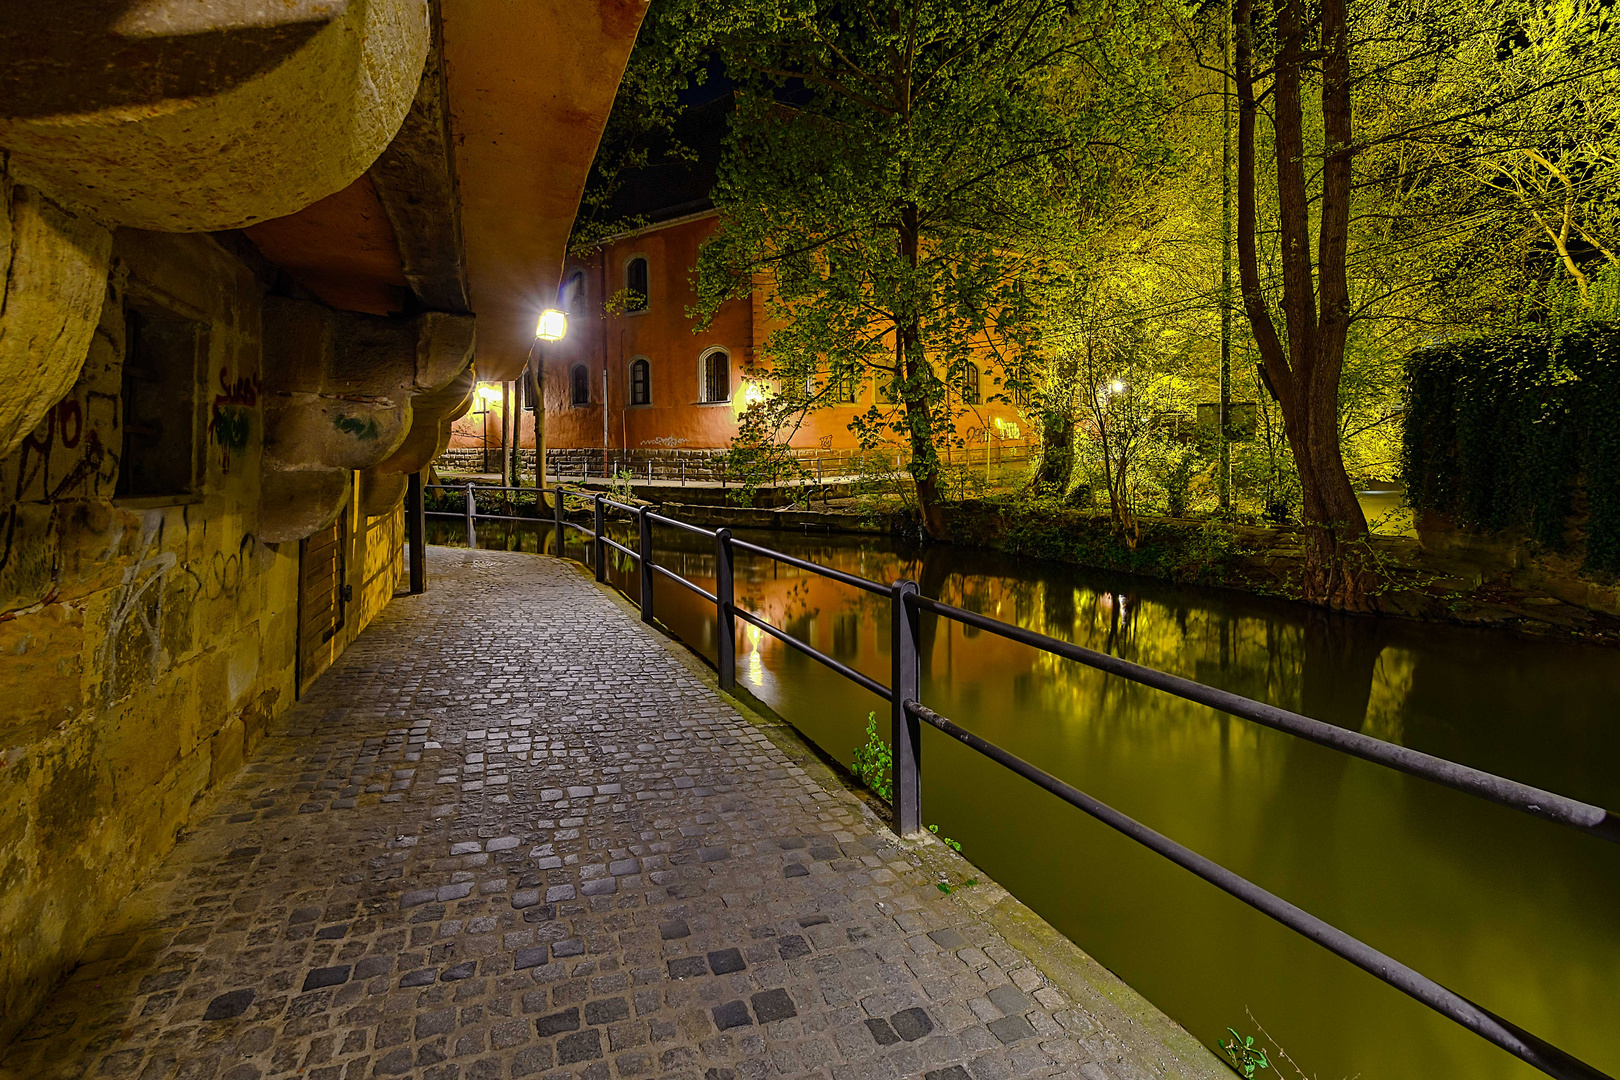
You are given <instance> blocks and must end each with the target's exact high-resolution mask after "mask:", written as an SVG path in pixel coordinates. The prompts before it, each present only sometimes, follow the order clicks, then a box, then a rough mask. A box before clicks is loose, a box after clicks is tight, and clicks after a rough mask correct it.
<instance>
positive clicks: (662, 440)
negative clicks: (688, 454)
mask: <svg viewBox="0 0 1620 1080" xmlns="http://www.w3.org/2000/svg"><path fill="white" fill-rule="evenodd" d="M691 441H692V440H691V439H683V438H681V437H680V436H679V435H661V436H659V437H658V438H656V439H643V440H641V445H642V446H662V447H664V448H665V449H666V450H673V449H675V448H676V447H677V446H685V445H686V444H687V443H689V442H691Z"/></svg>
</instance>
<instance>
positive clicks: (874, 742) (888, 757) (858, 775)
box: [850, 712, 979, 895]
mask: <svg viewBox="0 0 1620 1080" xmlns="http://www.w3.org/2000/svg"><path fill="white" fill-rule="evenodd" d="M850 771H851V772H853V773H854V774H855V779H857V780H859V781H860V782H861V783H862V784H863V785H865V787H866V790H868V791H870V792H871V793H872V794H874V795H876V796H877V797H878V798H880V799H882V800H883V801H884V802H888V801H889V799H890V797H891V795H892V793H893V785H894V752H893V751H892V750H891V749H890V748H889V744H888V743H886V742H884V741H883V740H882V739H881V738H880V737H879V736H878V729H877V713H875V712H869V713H867V714H866V745H865V746H857V747H856V748H855V760H854V764H852V765H851V766H850ZM928 831H929V832H931V833H933V834H934V835H935V836H939V838H940V840H941V842H943V843H944V845H945V846H946V847H948V848H950V849H951V850H952V851H954V852H956V853H957V854H958V855H960V854H962V845H961V844H960V843H959V842H957V841H955V840H952V839H951V838H950V837H948V836H940V834H939V826H938V825H930V826H928ZM978 883H979V881H978V879H977V878H968V879H966V880H965V881H963V882H961V883H960V884H958V885H952V884H950V883H949V882H947V881H940V882H936V883H935V885H934V887H935V888H937V889H938V890H939V891H940V892H942V893H945V894H947V895H949V894H950V893H953V892H955V891H956V890H957V889H965V888H967V887H968V886H969V885H977V884H978Z"/></svg>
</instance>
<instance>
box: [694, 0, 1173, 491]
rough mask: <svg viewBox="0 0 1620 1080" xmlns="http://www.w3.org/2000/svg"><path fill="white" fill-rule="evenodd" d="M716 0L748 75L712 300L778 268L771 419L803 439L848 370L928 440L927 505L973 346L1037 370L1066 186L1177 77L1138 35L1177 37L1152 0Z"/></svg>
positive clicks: (988, 363)
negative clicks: (827, 1)
mask: <svg viewBox="0 0 1620 1080" xmlns="http://www.w3.org/2000/svg"><path fill="white" fill-rule="evenodd" d="M693 4H694V7H693V9H692V14H691V16H690V18H691V22H692V25H693V26H694V27H695V26H703V27H705V28H706V29H707V31H708V32H709V33H710V34H711V35H712V37H711V40H712V42H713V48H714V50H715V52H716V53H717V54H718V55H720V56H721V57H722V58H723V59H724V63H725V67H726V70H727V72H728V74H729V75H730V76H731V77H733V78H734V79H737V80H738V81H739V84H740V86H739V91H738V95H737V99H736V111H735V113H734V116H733V119H732V124H731V131H730V136H729V145H728V153H727V157H726V160H725V161H724V162H723V163H722V165H721V169H720V181H719V185H718V187H717V189H716V191H715V193H714V199H715V203H716V205H717V206H718V208H719V209H720V212H721V220H722V225H721V228H720V229H719V230H717V231H716V232H715V233H714V234H713V235H712V236H711V237H710V238H709V240H708V241H706V243H705V244H704V247H703V249H702V251H701V253H700V256H699V260H698V267H697V274H696V287H697V294H698V303H697V305H696V307H695V309H694V314H696V315H697V316H698V317H699V318H700V319H708V318H710V317H712V316H713V315H714V314H715V313H716V312H717V311H718V309H719V307H720V305H721V304H722V303H724V302H725V301H727V300H729V299H733V298H736V297H740V296H743V295H745V294H748V293H751V292H753V291H755V290H759V289H761V288H762V287H764V289H763V296H764V298H765V304H766V309H767V315H768V317H769V319H770V321H771V324H772V326H773V327H774V329H773V330H772V332H771V333H770V334H769V335H768V337H767V338H766V340H765V341H764V343H763V345H762V347H761V349H760V357H761V359H762V360H763V361H764V362H765V365H766V366H767V367H768V369H769V372H770V375H771V377H772V378H773V380H774V382H775V392H774V393H772V394H768V395H766V396H765V397H764V398H763V399H762V400H760V401H759V402H757V403H755V404H754V405H753V406H752V407H751V411H754V410H757V411H758V412H759V413H760V414H761V421H760V424H759V427H760V429H761V430H762V431H766V432H769V433H770V434H771V435H772V436H773V437H775V438H778V439H780V440H783V441H785V440H786V439H787V438H788V437H790V435H791V432H792V430H793V429H794V428H795V427H796V425H797V423H798V422H799V420H800V419H801V418H802V417H803V415H804V414H805V413H807V412H810V411H813V410H816V409H820V408H824V407H827V406H829V405H832V404H834V403H836V401H837V400H839V391H840V389H841V388H846V387H850V386H855V387H859V388H862V389H864V388H865V387H866V386H868V385H875V386H876V388H877V393H876V395H875V401H874V404H873V405H872V406H871V407H870V408H869V409H868V410H867V411H866V412H865V413H863V414H861V415H860V416H859V417H858V418H857V419H856V420H855V421H854V422H853V423H852V425H851V427H852V430H854V431H855V433H856V434H857V436H858V437H859V439H860V441H861V443H862V445H863V446H866V447H872V446H876V445H879V444H883V443H891V444H892V443H894V442H898V443H899V444H900V445H901V446H903V447H905V448H906V449H907V452H908V455H909V458H910V465H909V467H910V471H911V473H912V476H913V478H914V479H915V481H916V482H917V485H918V494H919V501H920V502H921V503H922V504H923V508H924V513H925V518H926V516H927V514H928V512H929V508H930V506H931V505H932V504H933V503H934V502H935V501H936V498H935V492H936V489H937V487H938V483H939V481H938V473H939V470H940V458H939V454H938V447H939V445H940V444H941V443H942V441H944V440H946V439H949V438H952V437H953V435H954V431H955V424H954V417H955V416H956V415H957V414H958V413H960V412H961V410H962V409H963V408H964V407H965V405H966V403H965V402H964V398H965V397H966V396H967V395H965V394H964V393H963V392H962V391H961V389H960V387H961V385H962V384H963V383H964V382H965V380H966V378H967V375H968V366H969V365H970V364H975V365H977V366H979V367H980V369H981V371H982V372H983V373H984V375H985V376H986V377H987V378H986V381H987V382H988V383H989V384H990V385H992V386H994V385H1000V386H1002V387H1004V388H1007V389H1010V390H1011V391H1013V392H1017V388H1018V387H1020V386H1027V385H1028V384H1029V382H1030V375H1029V372H1030V369H1031V365H1032V364H1033V363H1034V354H1035V347H1036V343H1035V336H1034V314H1035V304H1034V300H1033V297H1032V290H1031V289H1030V287H1029V286H1030V284H1031V283H1032V282H1035V281H1038V280H1039V279H1040V278H1041V277H1042V275H1043V274H1045V273H1046V270H1045V269H1044V264H1043V263H1042V261H1041V260H1040V259H1038V258H1036V257H1035V255H1034V253H1035V252H1036V251H1038V249H1039V248H1040V246H1041V243H1040V241H1041V239H1042V237H1043V235H1044V234H1045V233H1046V232H1047V231H1048V230H1050V229H1051V228H1052V227H1053V225H1054V222H1058V223H1060V224H1064V225H1066V222H1064V221H1063V219H1061V218H1054V216H1053V215H1052V214H1051V213H1049V210H1050V208H1051V206H1052V204H1053V199H1054V195H1055V194H1056V193H1061V192H1076V193H1077V192H1080V191H1084V190H1089V189H1091V188H1094V187H1096V186H1097V185H1098V184H1099V183H1100V182H1101V180H1102V178H1103V177H1105V176H1106V174H1107V173H1108V171H1109V170H1110V168H1112V167H1114V166H1115V164H1116V163H1117V162H1118V161H1121V160H1128V159H1130V158H1131V156H1132V151H1131V150H1130V149H1129V147H1132V146H1134V145H1136V144H1138V143H1140V141H1141V140H1140V138H1139V135H1138V134H1137V133H1139V132H1141V131H1142V130H1144V129H1146V128H1147V127H1148V126H1149V125H1147V124H1146V123H1144V122H1143V120H1142V115H1141V114H1142V111H1143V108H1144V102H1146V101H1148V100H1149V99H1150V97H1151V94H1150V93H1140V92H1135V91H1134V90H1132V89H1131V88H1133V87H1143V88H1151V87H1152V86H1153V85H1154V80H1153V79H1152V78H1151V77H1150V76H1151V71H1152V69H1153V66H1154V61H1153V56H1152V53H1151V51H1150V50H1148V49H1144V48H1124V47H1122V46H1123V45H1124V44H1125V42H1126V41H1130V42H1132V43H1133V44H1135V45H1143V44H1151V43H1152V42H1153V41H1156V40H1157V39H1156V38H1155V37H1154V30H1153V29H1152V27H1153V20H1152V19H1151V18H1147V17H1140V18H1130V17H1128V16H1129V15H1132V14H1135V15H1143V13H1144V12H1147V11H1149V10H1150V9H1148V8H1141V7H1137V6H1135V4H1134V2H1131V3H1121V2H1119V0H1090V2H1086V3H1080V4H1064V3H1056V2H1052V0H993V2H990V3H983V2H980V0H921V2H902V0H889V2H887V3H882V2H880V3H878V4H875V5H870V6H864V7H832V8H818V7H817V6H815V5H814V4H812V3H810V2H808V0H749V2H745V3H738V4H733V5H728V6H726V7H725V8H723V9H716V8H715V7H714V6H713V5H702V7H701V10H699V8H698V7H697V6H696V0H693ZM1122 67H1124V68H1126V69H1128V70H1127V71H1126V72H1124V73H1122V77H1120V78H1118V79H1117V80H1115V79H1099V78H1098V75H1099V73H1103V72H1119V71H1120V69H1121V68H1122ZM1137 76H1139V77H1137ZM1108 83H1112V85H1105V84H1108ZM1122 148H1125V149H1123V151H1122Z"/></svg>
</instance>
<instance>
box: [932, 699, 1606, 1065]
mask: <svg viewBox="0 0 1620 1080" xmlns="http://www.w3.org/2000/svg"><path fill="white" fill-rule="evenodd" d="M904 704H905V708H906V711H907V712H908V713H910V714H911V715H912V716H915V717H918V718H919V719H921V720H922V721H923V722H925V723H926V724H928V725H929V726H930V727H933V728H936V729H937V730H939V731H942V732H944V733H945V734H946V735H949V736H950V737H951V738H953V739H955V740H956V741H957V742H959V743H962V744H963V745H964V746H968V747H971V748H972V749H974V750H977V751H978V752H979V753H980V754H983V755H984V756H985V757H987V758H989V759H990V760H992V761H994V762H997V763H998V764H1000V765H1004V766H1005V767H1007V768H1008V769H1010V770H1012V771H1013V772H1015V773H1017V774H1018V775H1019V776H1022V777H1023V778H1024V779H1025V780H1028V781H1029V782H1030V783H1032V784H1035V785H1036V786H1037V787H1040V788H1043V789H1045V790H1046V791H1049V792H1051V793H1052V794H1053V795H1056V796H1057V797H1058V798H1060V799H1062V800H1063V801H1064V802H1066V803H1068V804H1069V805H1070V806H1073V807H1075V808H1076V809H1079V810H1081V811H1084V812H1085V813H1087V814H1090V815H1091V816H1092V817H1094V818H1096V819H1097V820H1098V821H1100V822H1102V823H1103V824H1104V825H1107V826H1108V827H1109V828H1111V829H1115V830H1117V831H1119V832H1121V833H1124V834H1125V835H1126V836H1128V837H1130V838H1131V839H1132V840H1135V841H1136V842H1137V843H1138V844H1141V845H1142V846H1143V847H1146V848H1149V849H1151V850H1153V851H1156V852H1158V853H1159V854H1160V855H1163V856H1164V857H1165V858H1167V859H1169V860H1170V861H1171V862H1173V863H1175V864H1176V865H1177V866H1180V867H1181V868H1182V869H1184V870H1188V871H1191V872H1192V873H1194V874H1196V875H1198V876H1199V877H1201V878H1203V879H1204V880H1205V881H1207V882H1209V883H1210V884H1211V885H1213V886H1215V887H1216V888H1217V889H1220V890H1221V891H1223V892H1226V893H1229V894H1231V895H1232V896H1235V897H1237V898H1238V899H1239V900H1241V901H1243V902H1244V903H1245V904H1248V905H1249V906H1250V907H1252V908H1255V909H1256V910H1257V911H1261V912H1264V913H1265V914H1267V915H1269V916H1271V917H1272V918H1273V919H1275V920H1277V921H1278V922H1280V923H1282V924H1283V925H1284V926H1286V927H1289V928H1290V929H1292V930H1297V931H1298V932H1299V933H1301V934H1303V935H1304V936H1306V937H1308V938H1310V939H1311V940H1312V941H1314V942H1316V943H1317V944H1318V945H1321V946H1322V947H1323V948H1325V949H1327V950H1328V951H1329V952H1332V953H1334V954H1335V955H1337V956H1340V957H1342V958H1344V959H1345V960H1348V961H1350V963H1352V964H1354V965H1356V967H1358V968H1360V969H1361V970H1363V971H1365V972H1367V973H1368V974H1369V975H1372V976H1374V977H1375V978H1378V979H1381V980H1383V981H1384V982H1386V983H1388V984H1389V985H1390V986H1393V987H1395V988H1396V989H1397V990H1400V991H1402V992H1403V993H1406V994H1408V995H1410V996H1412V997H1413V998H1416V999H1417V1000H1418V1001H1421V1002H1422V1003H1423V1004H1425V1005H1427V1006H1429V1007H1430V1008H1432V1009H1434V1010H1435V1011H1437V1012H1439V1013H1440V1014H1441V1015H1443V1016H1446V1017H1448V1018H1450V1019H1452V1020H1455V1021H1456V1022H1457V1023H1459V1024H1461V1025H1462V1026H1463V1027H1465V1028H1468V1029H1469V1030H1470V1031H1472V1032H1474V1033H1475V1034H1477V1035H1479V1036H1481V1037H1483V1038H1485V1039H1487V1040H1489V1041H1490V1042H1492V1043H1495V1044H1496V1045H1497V1046H1499V1047H1501V1048H1502V1049H1503V1050H1506V1051H1507V1052H1508V1053H1510V1054H1512V1055H1514V1056H1515V1057H1517V1058H1519V1059H1520V1060H1521V1061H1525V1062H1528V1063H1529V1064H1531V1065H1534V1066H1535V1067H1536V1068H1538V1069H1540V1070H1541V1071H1542V1072H1545V1073H1548V1074H1550V1075H1552V1076H1569V1077H1583V1078H1597V1077H1602V1076H1603V1074H1602V1073H1600V1072H1598V1071H1597V1070H1596V1069H1593V1068H1591V1067H1590V1066H1588V1065H1586V1064H1585V1063H1584V1062H1582V1061H1579V1060H1577V1059H1576V1058H1573V1057H1571V1056H1570V1055H1568V1054H1566V1053H1564V1052H1563V1051H1562V1050H1560V1049H1558V1048H1557V1047H1556V1046H1553V1045H1552V1044H1550V1043H1548V1042H1545V1041H1544V1040H1542V1039H1539V1038H1537V1037H1536V1036H1534V1035H1531V1034H1530V1033H1529V1032H1527V1031H1525V1030H1524V1029H1522V1028H1520V1027H1517V1026H1515V1025H1514V1024H1511V1023H1509V1022H1508V1021H1506V1020H1503V1019H1502V1018H1501V1017H1500V1016H1497V1015H1496V1014H1495V1013H1493V1012H1491V1011H1490V1010H1488V1009H1485V1008H1482V1007H1481V1006H1479V1005H1476V1004H1474V1003H1473V1002H1472V1001H1469V1000H1468V999H1467V998H1465V997H1463V996H1462V995H1461V994H1458V993H1456V992H1455V991H1453V990H1450V989H1448V988H1446V987H1444V986H1442V985H1440V984H1439V983H1437V982H1435V981H1434V980H1433V979H1430V978H1429V977H1428V976H1426V975H1422V974H1420V973H1418V972H1416V971H1413V970H1412V969H1411V968H1409V967H1407V966H1406V965H1405V964H1403V963H1401V962H1400V961H1399V960H1394V959H1392V958H1390V957H1388V956H1386V955H1384V954H1383V953H1381V952H1379V951H1378V950H1377V949H1375V948H1373V947H1372V946H1371V945H1368V944H1366V943H1365V942H1363V941H1360V940H1359V939H1357V938H1353V937H1351V936H1350V935H1349V934H1347V933H1345V932H1344V931H1343V930H1340V929H1338V928H1337V927H1335V926H1332V925H1330V924H1329V923H1326V922H1323V921H1322V920H1321V919H1319V918H1317V917H1316V916H1315V915H1312V914H1311V913H1310V912H1308V911H1305V910H1303V909H1301V908H1298V907H1295V906H1294V905H1293V904H1290V903H1289V902H1288V901H1286V900H1284V899H1282V898H1281V897H1280V896H1277V895H1276V894H1274V893H1270V892H1267V891H1266V890H1265V889H1262V888H1261V887H1260V886H1258V885H1256V884H1254V883H1253V882H1251V881H1249V880H1248V879H1247V878H1243V877H1240V876H1239V875H1237V874H1234V873H1233V872H1232V871H1230V870H1228V869H1226V867H1224V866H1221V865H1220V864H1219V863H1216V862H1214V861H1212V860H1210V859H1206V858H1205V857H1204V856H1202V855H1200V854H1198V853H1197V852H1196V851H1193V850H1192V849H1190V848H1187V847H1184V846H1182V845H1181V844H1178V843H1176V842H1175V841H1174V840H1172V839H1170V838H1169V837H1167V836H1165V835H1164V834H1163V833H1159V832H1155V831H1154V830H1152V829H1150V828H1148V827H1147V826H1146V825H1143V824H1142V823H1141V822H1139V821H1137V820H1135V819H1134V818H1131V817H1128V816H1126V815H1125V814H1122V813H1120V812H1119V811H1118V810H1115V809H1114V808H1113V807H1111V806H1109V805H1108V804H1106V803H1104V802H1101V801H1099V800H1097V799H1094V798H1092V797H1091V796H1090V795H1087V794H1086V793H1085V792H1083V791H1081V790H1080V789H1079V788H1077V787H1075V786H1073V785H1072V784H1066V783H1064V782H1063V781H1062V780H1059V779H1058V778H1057V777H1055V776H1053V775H1051V774H1050V773H1047V772H1043V771H1042V770H1040V769H1038V768H1036V767H1035V766H1033V765H1031V764H1030V763H1029V762H1027V761H1025V760H1023V759H1022V758H1019V757H1016V756H1014V755H1013V754H1010V753H1008V752H1007V751H1006V750H1003V749H1002V748H1001V747H999V746H997V745H996V744H995V743H992V742H990V741H988V740H986V739H982V738H980V737H979V736H977V735H975V734H973V733H972V732H971V731H968V730H966V729H965V728H962V727H960V726H958V725H957V724H954V723H952V722H951V721H949V720H947V719H945V718H944V717H943V716H940V715H939V714H938V713H936V712H934V711H933V710H932V709H929V708H927V707H925V706H923V705H920V704H918V703H917V702H915V701H907V702H905V703H904Z"/></svg>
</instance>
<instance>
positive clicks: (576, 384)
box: [569, 364, 591, 406]
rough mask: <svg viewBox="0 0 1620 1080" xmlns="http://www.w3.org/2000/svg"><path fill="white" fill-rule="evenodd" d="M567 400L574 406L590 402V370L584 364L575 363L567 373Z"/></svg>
mask: <svg viewBox="0 0 1620 1080" xmlns="http://www.w3.org/2000/svg"><path fill="white" fill-rule="evenodd" d="M569 390H570V397H569V400H570V401H571V402H572V403H573V404H574V405H576V406H578V405H589V404H590V403H591V372H590V369H589V368H587V367H586V366H585V365H584V364H575V365H574V370H573V371H572V372H571V373H570V374H569Z"/></svg>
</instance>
